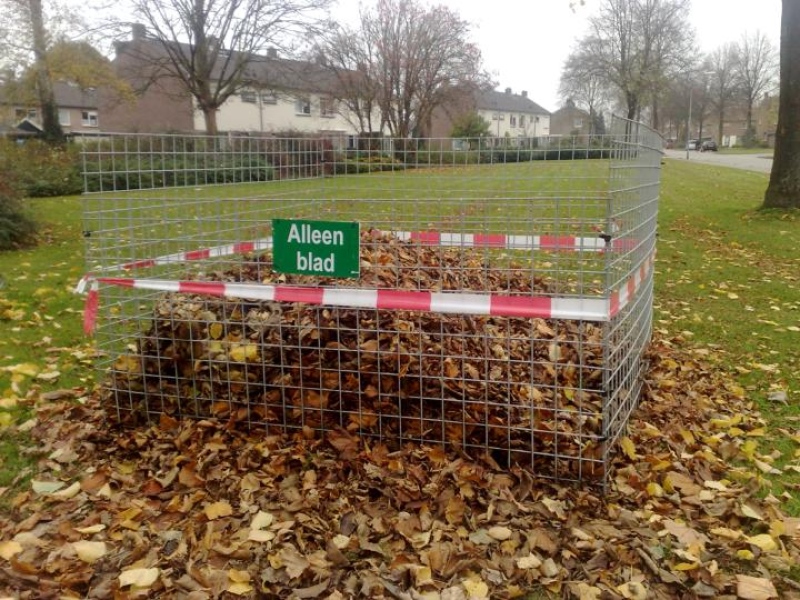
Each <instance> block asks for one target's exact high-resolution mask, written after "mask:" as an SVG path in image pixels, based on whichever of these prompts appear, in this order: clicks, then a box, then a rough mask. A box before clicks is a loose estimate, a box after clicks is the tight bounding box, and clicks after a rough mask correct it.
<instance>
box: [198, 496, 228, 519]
mask: <svg viewBox="0 0 800 600" xmlns="http://www.w3.org/2000/svg"><path fill="white" fill-rule="evenodd" d="M203 512H204V513H205V514H206V517H207V518H208V520H209V521H213V520H214V519H218V518H220V517H229V516H231V515H232V514H233V507H232V506H231V505H230V504H229V503H228V502H226V501H225V500H220V501H219V502H214V503H212V504H207V505H206V507H205V508H204V509H203Z"/></svg>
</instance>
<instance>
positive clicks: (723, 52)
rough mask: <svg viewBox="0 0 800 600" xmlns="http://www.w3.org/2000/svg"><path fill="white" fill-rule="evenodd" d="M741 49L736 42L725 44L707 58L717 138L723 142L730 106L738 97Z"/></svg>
mask: <svg viewBox="0 0 800 600" xmlns="http://www.w3.org/2000/svg"><path fill="white" fill-rule="evenodd" d="M738 63H739V50H738V46H737V45H736V44H725V45H723V46H720V47H719V48H717V49H716V50H714V51H713V52H712V53H711V54H710V55H709V56H708V58H707V64H708V70H709V71H710V72H711V73H712V75H711V76H710V88H709V94H710V96H711V103H712V105H713V107H714V111H715V114H716V117H717V122H718V126H717V140H718V141H719V142H720V143H722V132H723V128H724V125H725V116H726V114H727V111H728V108H729V107H730V106H731V104H732V103H733V102H734V100H735V99H736V92H737V78H736V66H737V64H738Z"/></svg>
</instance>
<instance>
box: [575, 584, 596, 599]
mask: <svg viewBox="0 0 800 600" xmlns="http://www.w3.org/2000/svg"><path fill="white" fill-rule="evenodd" d="M573 593H574V592H573ZM602 596H603V590H601V589H600V588H599V587H595V586H593V585H589V584H588V583H584V582H580V583H579V584H578V600H600V598H601V597H602Z"/></svg>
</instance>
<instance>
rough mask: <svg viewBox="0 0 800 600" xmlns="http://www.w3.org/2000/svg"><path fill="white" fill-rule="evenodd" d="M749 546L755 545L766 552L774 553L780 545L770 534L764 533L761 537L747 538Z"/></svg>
mask: <svg viewBox="0 0 800 600" xmlns="http://www.w3.org/2000/svg"><path fill="white" fill-rule="evenodd" d="M745 540H747V542H748V543H749V544H753V546H756V547H758V548H760V549H761V550H763V551H764V552H772V551H773V550H777V549H778V544H777V543H776V542H775V540H774V539H772V536H771V535H769V534H768V533H762V534H759V535H754V536H752V537H747V538H745Z"/></svg>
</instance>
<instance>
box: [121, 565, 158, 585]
mask: <svg viewBox="0 0 800 600" xmlns="http://www.w3.org/2000/svg"><path fill="white" fill-rule="evenodd" d="M159 574H160V570H159V569H158V567H152V568H150V569H128V570H127V571H123V572H122V573H121V574H120V576H119V587H127V586H131V587H132V588H134V589H142V588H148V587H150V586H151V585H153V584H154V583H155V582H156V581H157V580H158V576H159Z"/></svg>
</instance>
